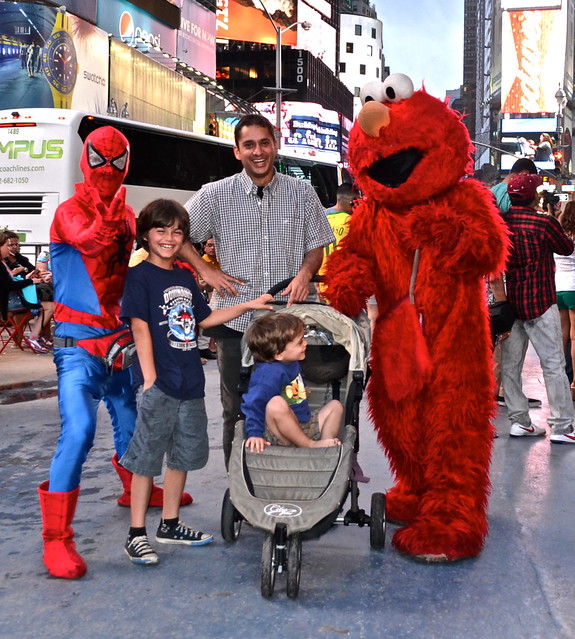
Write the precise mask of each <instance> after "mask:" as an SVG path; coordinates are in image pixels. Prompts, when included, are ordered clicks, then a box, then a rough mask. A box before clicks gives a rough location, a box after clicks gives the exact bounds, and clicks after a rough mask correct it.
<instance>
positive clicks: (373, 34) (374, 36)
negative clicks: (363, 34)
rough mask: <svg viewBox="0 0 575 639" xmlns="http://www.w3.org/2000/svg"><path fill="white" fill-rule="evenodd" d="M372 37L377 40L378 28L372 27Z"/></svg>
mask: <svg viewBox="0 0 575 639" xmlns="http://www.w3.org/2000/svg"><path fill="white" fill-rule="evenodd" d="M371 37H372V38H373V39H374V40H375V38H377V29H374V28H373V27H372V28H371Z"/></svg>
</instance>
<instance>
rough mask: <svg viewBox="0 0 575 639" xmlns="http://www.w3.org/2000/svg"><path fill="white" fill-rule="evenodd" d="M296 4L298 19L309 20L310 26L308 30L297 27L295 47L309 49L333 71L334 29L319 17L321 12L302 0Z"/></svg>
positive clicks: (335, 37)
mask: <svg viewBox="0 0 575 639" xmlns="http://www.w3.org/2000/svg"><path fill="white" fill-rule="evenodd" d="M298 6H299V8H298V15H299V19H300V20H301V21H302V22H304V21H305V22H309V23H310V24H311V28H310V29H309V30H308V31H306V30H305V29H299V31H298V35H297V48H298V49H304V50H305V51H309V52H310V53H311V54H312V55H314V56H315V57H316V58H319V59H320V60H322V61H323V63H324V64H326V65H327V66H328V67H329V68H330V69H331V71H332V72H333V73H335V71H336V69H335V59H336V55H335V51H336V42H337V33H336V30H335V29H334V28H333V27H330V26H329V24H327V22H324V21H323V20H322V19H321V14H320V13H319V12H318V11H315V10H314V9H312V8H311V7H310V6H308V5H307V4H306V3H305V2H302V0H300V1H299V5H298ZM282 43H283V38H282Z"/></svg>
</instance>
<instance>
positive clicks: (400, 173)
mask: <svg viewBox="0 0 575 639" xmlns="http://www.w3.org/2000/svg"><path fill="white" fill-rule="evenodd" d="M422 157H423V154H422V152H421V151H420V150H419V149H415V148H409V149H404V150H403V151H398V152H397V153H394V154H393V155H389V156H388V157H386V158H381V159H380V160H377V162H374V163H373V164H372V165H371V166H370V167H369V169H368V171H367V174H368V175H369V177H370V178H371V179H372V180H375V181H376V182H379V183H380V184H383V186H388V187H390V188H392V189H396V188H397V187H399V186H401V185H402V184H403V183H404V182H406V181H407V180H408V178H409V176H410V175H411V173H412V171H413V169H414V168H415V167H416V166H417V164H418V163H419V161H420V160H421V158H422Z"/></svg>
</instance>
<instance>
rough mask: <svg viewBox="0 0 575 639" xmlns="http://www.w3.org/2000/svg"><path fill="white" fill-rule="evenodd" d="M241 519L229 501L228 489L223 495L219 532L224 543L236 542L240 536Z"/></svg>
mask: <svg viewBox="0 0 575 639" xmlns="http://www.w3.org/2000/svg"><path fill="white" fill-rule="evenodd" d="M242 521H243V517H242V516H241V515H240V513H239V512H238V511H237V510H236V509H235V508H234V505H233V504H232V502H231V499H230V489H229V488H228V489H227V490H226V492H225V494H224V500H223V502H222V519H221V531H222V537H223V538H224V539H225V541H236V540H237V538H238V537H239V536H240V531H241V529H242Z"/></svg>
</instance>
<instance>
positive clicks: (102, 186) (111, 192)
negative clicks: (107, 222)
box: [80, 126, 130, 200]
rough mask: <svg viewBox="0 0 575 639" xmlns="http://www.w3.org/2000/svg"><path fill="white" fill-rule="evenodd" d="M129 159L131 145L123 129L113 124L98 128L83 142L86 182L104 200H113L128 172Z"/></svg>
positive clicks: (83, 166) (83, 169) (83, 165)
mask: <svg viewBox="0 0 575 639" xmlns="http://www.w3.org/2000/svg"><path fill="white" fill-rule="evenodd" d="M129 160H130V145H129V143H128V140H127V139H126V137H125V136H124V135H123V134H122V133H120V131H118V130H117V129H114V127H111V126H104V127H101V128H100V129H96V131H92V133H90V135H89V136H88V137H87V138H86V140H85V142H84V149H83V151H82V159H81V160H80V168H81V169H82V173H83V174H84V181H85V183H86V184H87V185H88V186H91V187H93V188H95V189H96V190H97V191H98V193H99V194H100V197H101V198H102V199H103V200H106V199H108V200H109V199H112V198H113V197H114V196H115V195H116V193H117V192H118V189H119V188H120V186H122V182H123V181H124V178H125V177H126V174H127V173H128V166H129V163H130V162H129Z"/></svg>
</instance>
